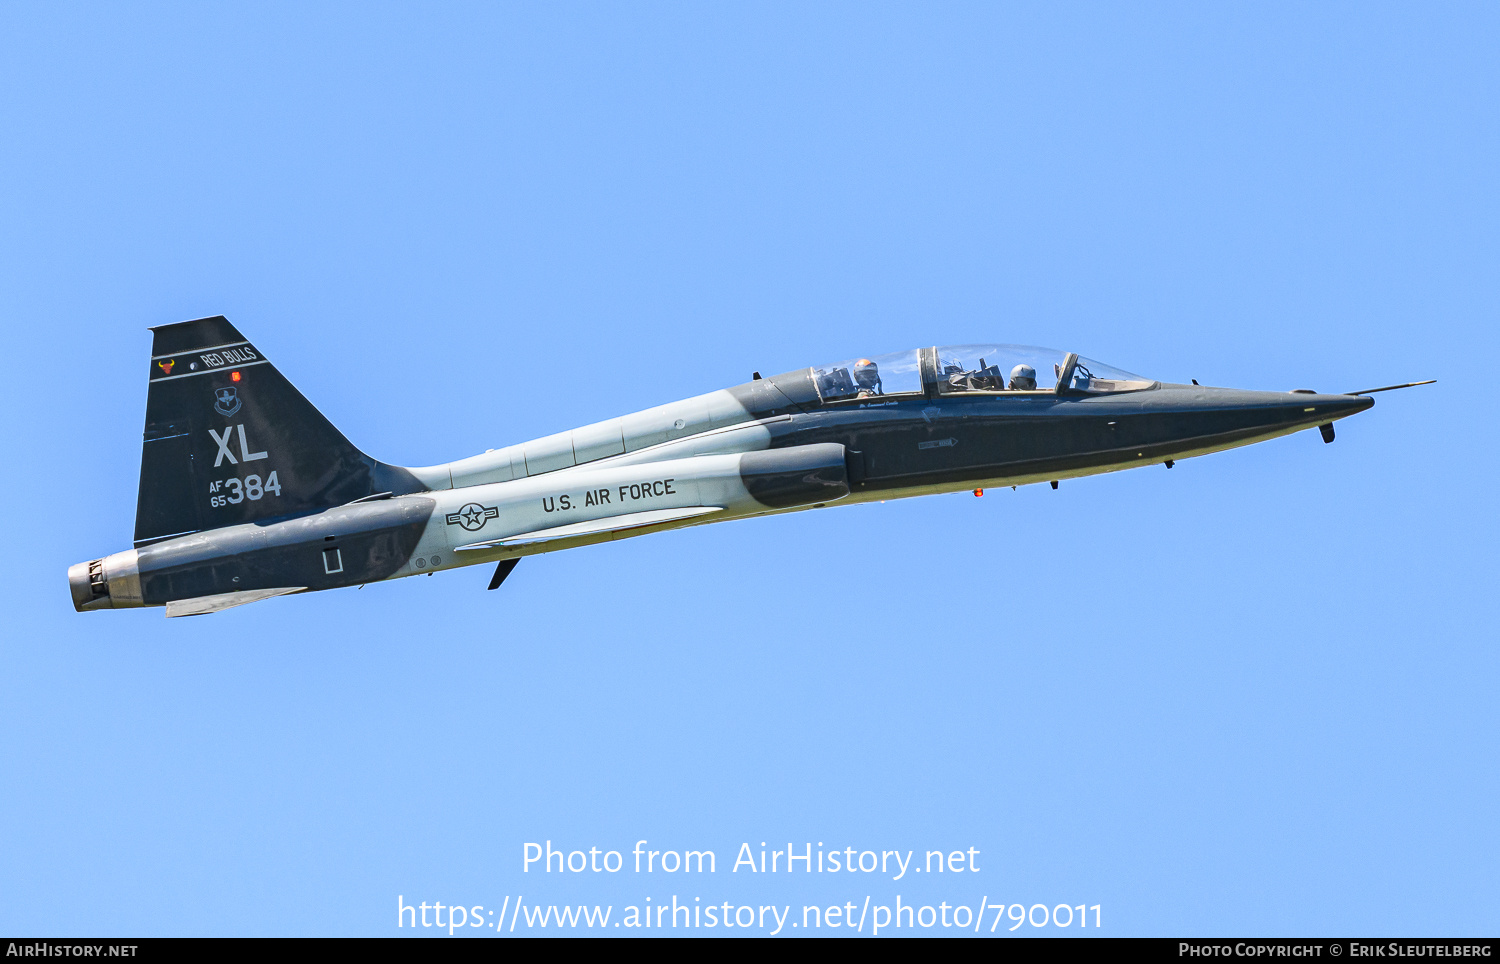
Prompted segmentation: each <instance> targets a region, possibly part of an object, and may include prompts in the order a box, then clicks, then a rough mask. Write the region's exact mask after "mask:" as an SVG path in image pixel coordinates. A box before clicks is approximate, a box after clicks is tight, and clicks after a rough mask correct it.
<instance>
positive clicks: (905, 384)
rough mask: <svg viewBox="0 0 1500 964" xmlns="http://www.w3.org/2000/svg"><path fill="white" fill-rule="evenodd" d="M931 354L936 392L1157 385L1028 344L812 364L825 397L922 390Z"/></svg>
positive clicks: (951, 348) (1089, 390) (1133, 388)
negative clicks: (926, 356)
mask: <svg viewBox="0 0 1500 964" xmlns="http://www.w3.org/2000/svg"><path fill="white" fill-rule="evenodd" d="M928 353H931V357H932V360H933V375H934V377H935V380H936V388H937V391H938V392H939V393H940V394H944V395H949V394H958V393H976V392H978V393H995V392H1004V393H1007V394H1012V393H1045V394H1055V393H1057V392H1058V387H1057V383H1058V380H1059V379H1063V380H1064V386H1063V389H1062V391H1067V392H1087V393H1090V394H1104V393H1109V392H1137V391H1142V390H1144V389H1148V388H1154V387H1156V384H1157V383H1156V382H1155V381H1154V380H1152V379H1149V378H1144V377H1142V376H1140V375H1134V374H1131V373H1130V372H1127V371H1124V370H1122V369H1119V368H1115V367H1113V366H1111V365H1106V364H1104V363H1102V362H1097V361H1094V360H1093V359H1091V358H1083V357H1081V356H1079V355H1076V354H1073V353H1071V352H1065V351H1058V350H1056V349H1052V348H1038V347H1035V346H1031V345H997V344H988V345H945V346H941V347H938V348H927V349H917V348H913V349H911V350H909V351H903V352H893V353H891V354H888V355H866V356H861V357H859V358H853V359H850V360H848V361H842V362H836V363H834V364H831V365H815V366H813V368H812V369H811V372H812V378H813V382H814V384H815V385H816V386H817V389H818V394H819V395H820V396H821V397H822V399H823V401H825V402H833V401H841V400H844V399H853V398H873V397H877V396H885V395H918V394H921V392H922V356H923V355H924V354H928Z"/></svg>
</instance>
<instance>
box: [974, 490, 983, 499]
mask: <svg viewBox="0 0 1500 964" xmlns="http://www.w3.org/2000/svg"><path fill="white" fill-rule="evenodd" d="M982 495H984V490H983V489H975V490H974V498H976V499H977V498H979V497H980V496H982Z"/></svg>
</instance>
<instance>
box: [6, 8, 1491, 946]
mask: <svg viewBox="0 0 1500 964" xmlns="http://www.w3.org/2000/svg"><path fill="white" fill-rule="evenodd" d="M1497 28H1500V12H1497V8H1496V7H1495V6H1494V5H1492V4H1460V3H1449V4H1440V5H1433V4H1418V3H1412V4H1407V5H1390V4H1375V3H1349V4H1336V3H1323V4H1312V5H1309V4H1296V3H1292V4H1211V5H1205V4H1181V5H1167V4H1130V5H1126V4H1104V5H1100V4H1089V5H1059V4H1047V3H1040V4H1032V5H1015V4H1008V5H997V4H979V5H963V4H942V5H936V6H934V5H930V4H929V5H917V4H910V5H871V4H863V3H860V4H846V5H839V4H816V5H808V4H781V5H777V4H739V5H725V4H677V5H662V4H632V5H620V4H595V5H558V4H532V5H523V6H514V5H507V6H501V5H498V4H480V5H474V6H459V5H446V6H442V7H437V6H434V5H418V4H412V5H408V6H389V5H386V6H372V5H369V4H348V5H331V4H322V5H308V4H287V5H280V6H278V5H272V4H241V5H237V6H236V5H226V4H182V5H177V6H160V5H148V4H130V5H120V4H84V5H79V4H73V5H63V4H45V5H44V4H11V5H8V6H6V7H5V8H4V9H3V10H0V131H3V135H0V304H3V309H0V310H3V311H4V313H5V318H6V325H5V333H6V339H7V345H8V347H7V356H6V357H7V358H8V359H9V365H8V377H7V378H5V379H4V381H3V382H0V402H3V406H4V411H5V412H6V414H7V417H6V418H4V419H3V422H0V424H3V429H0V431H3V433H4V434H3V440H4V448H3V451H4V452H5V455H4V460H5V461H4V466H5V471H4V473H3V476H0V478H3V480H4V482H3V485H4V492H5V495H6V500H5V501H6V505H7V506H8V512H7V520H8V521H7V524H8V529H9V538H8V539H7V543H8V551H6V552H5V553H4V554H3V561H0V586H3V589H0V593H3V599H4V603H5V613H6V619H5V626H6V628H5V631H4V634H3V642H0V736H3V740H0V930H3V931H5V932H9V933H19V932H27V933H37V934H73V935H77V934H90V935H96V934H132V935H157V934H373V935H380V934H391V933H395V932H396V931H395V927H394V923H395V902H396V895H398V894H401V895H404V896H405V897H406V898H407V899H408V900H409V901H411V902H413V903H415V902H416V901H419V900H426V901H433V900H436V901H441V902H443V903H444V904H445V905H448V904H453V903H460V904H464V905H484V906H486V907H495V906H498V905H500V903H501V901H502V899H503V898H505V897H507V896H510V897H512V898H513V897H514V896H515V895H518V894H520V895H523V896H524V897H525V898H526V900H527V901H528V902H530V901H531V900H537V901H541V902H543V903H546V902H549V901H551V902H568V903H573V904H577V903H587V904H590V905H593V904H601V905H603V904H612V905H614V907H615V908H616V910H615V914H616V918H615V919H618V915H620V914H621V913H622V912H623V911H622V910H621V908H623V907H625V906H626V905H630V904H637V905H639V904H642V903H643V902H644V900H645V898H646V897H648V896H649V897H651V898H652V901H653V903H655V902H659V901H662V900H668V901H669V900H670V899H671V896H672V895H673V894H676V895H678V898H679V900H684V899H686V900H689V901H690V900H692V898H693V897H699V898H701V902H702V903H705V904H706V903H710V902H713V903H722V902H724V901H729V902H731V903H732V904H735V905H739V904H747V905H748V904H766V903H782V904H791V905H793V906H794V908H796V909H797V912H798V913H800V907H801V906H802V905H803V904H804V903H809V902H814V901H816V902H820V903H823V904H832V903H840V904H842V903H845V902H847V901H851V900H852V901H855V902H859V901H862V900H863V899H864V897H865V896H866V895H870V896H871V897H872V899H873V900H874V901H875V902H876V903H877V904H878V903H879V902H881V901H892V900H894V895H896V894H898V893H899V894H901V895H902V899H903V901H905V902H907V903H911V902H913V901H916V902H919V903H922V904H928V903H936V902H937V901H939V900H946V901H947V902H949V903H952V904H957V903H961V902H963V901H970V902H973V901H977V900H978V899H979V898H980V897H982V896H988V897H989V898H990V900H991V901H1000V900H1004V901H1009V902H1012V903H1015V902H1021V903H1023V904H1025V905H1028V906H1029V905H1032V904H1036V903H1045V904H1047V905H1049V906H1052V905H1056V904H1059V903H1068V904H1072V905H1076V904H1080V903H1083V904H1087V905H1093V904H1100V905H1101V906H1102V908H1103V916H1104V921H1103V923H1104V925H1105V926H1104V928H1103V930H1102V931H1101V932H1102V933H1106V934H1116V935H1121V934H1170V935H1178V934H1200V935H1209V934H1226V933H1232V934H1242V935H1255V934H1264V935H1285V934H1295V935H1314V934H1391V933H1396V934H1412V935H1460V934H1462V935H1472V934H1490V935H1493V934H1494V933H1495V932H1496V930H1497V929H1500V910H1497V906H1500V905H1497V901H1496V896H1497V883H1500V881H1497V871H1496V867H1497V866H1500V845H1497V830H1496V822H1495V801H1496V798H1497V791H1500V772H1497V760H1496V734H1497V723H1500V719H1497V716H1500V713H1497V709H1496V699H1495V693H1496V683H1497V668H1500V658H1497V655H1496V646H1495V644H1496V637H1497V634H1496V631H1495V623H1496V619H1495V617H1496V604H1495V595H1494V594H1495V588H1496V572H1497V570H1496V562H1495V551H1494V546H1495V541H1496V514H1495V509H1494V500H1493V495H1492V492H1491V491H1490V489H1491V487H1492V485H1493V480H1494V478H1495V477H1496V473H1497V464H1496V463H1497V460H1496V454H1495V446H1494V441H1495V433H1496V429H1495V426H1496V424H1497V418H1496V417H1497V414H1500V413H1497V406H1496V404H1495V400H1494V399H1495V395H1494V393H1495V391H1496V388H1495V381H1496V379H1495V377H1494V375H1493V374H1492V373H1491V371H1490V369H1491V367H1492V366H1493V365H1494V364H1495V358H1496V348H1497V345H1496V335H1495V323H1496V316H1497V307H1500V288H1497V265H1500V244H1497V241H1500V237H1497V234H1500V228H1497V224H1500V205H1497V185H1500V179H1497V177H1496V172H1497V170H1500V156H1497V155H1500V151H1497V148H1500V112H1497V102H1500V59H1497V58H1496V55H1495V51H1496V50H1497V48H1500V29H1497ZM220 313H222V314H225V315H227V316H228V317H229V318H230V319H231V320H232V321H233V322H234V323H235V324H236V325H238V326H239V327H240V328H241V329H242V330H243V331H245V332H246V333H247V335H248V336H249V337H250V338H252V339H253V340H254V341H255V343H256V344H257V346H259V347H260V348H261V349H263V350H264V351H265V352H266V353H267V354H268V355H269V356H270V357H271V358H272V360H274V361H275V362H276V363H277V364H278V366H279V367H280V368H281V370H282V371H283V372H284V373H285V374H286V375H287V376H288V377H289V378H291V379H292V381H293V382H294V383H295V384H297V385H298V387H299V388H301V389H302V390H303V392H304V393H305V394H307V395H308V396H309V397H310V398H311V399H313V401H314V402H315V403H316V404H318V405H319V406H320V407H321V408H322V410H323V412H324V413H325V414H327V415H328V416H329V417H330V418H331V419H332V420H333V421H334V422H335V424H337V425H339V426H340V427H341V428H342V429H343V430H344V431H345V433H346V434H348V435H349V437H350V438H351V439H352V440H353V441H354V442H355V443H356V444H358V445H360V446H361V447H363V448H364V449H365V450H366V451H368V452H370V453H371V454H373V455H375V456H377V457H379V458H382V459H385V460H388V461H392V462H397V463H403V464H430V463H433V462H440V461H446V460H449V459H454V458H459V457H463V456H466V455H470V454H474V453H476V452H480V451H483V450H484V449H486V448H491V447H496V446H500V445H504V444H509V443H511V442H516V441H521V440H525V439H527V438H532V437H535V436H539V435H544V434H548V433H551V432H555V431H559V430H562V429H566V428H569V427H572V426H574V425H578V424H581V423H586V422H590V421H594V420H598V419H602V418H607V417H610V416H613V415H616V414H620V413H624V412H629V411H634V410H637V409H641V408H645V407H649V406H651V405H655V404H659V403H661V402H665V401H670V400H673V399H676V398H681V397H685V396H688V395H692V394H696V393H699V392H704V391H709V390H712V389H715V388H718V387H722V386H725V385H729V384H734V383H738V382H741V381H744V380H746V379H747V378H748V377H749V374H750V372H751V370H753V369H758V370H761V371H767V372H769V371H783V370H787V369H791V368H795V367H799V366H804V365H808V364H812V363H817V362H820V361H824V360H827V359H834V358H845V357H850V356H852V355H857V354H861V353H876V352H886V351H894V350H898V349H903V348H908V347H913V346H917V345H931V344H944V343H964V342H978V341H991V340H992V341H1003V342H1018V343H1023V344H1041V345H1048V346H1054V347H1058V348H1062V349H1067V350H1074V351H1078V352H1081V353H1083V354H1085V355H1089V356H1091V357H1094V358H1097V359H1100V360H1101V361H1105V362H1108V363H1110V364H1113V365H1117V366H1119V367H1121V368H1125V369H1128V370H1131V371H1137V372H1141V373H1144V374H1146V375H1149V376H1152V377H1156V378H1160V379H1163V380H1175V381H1186V380H1188V379H1189V378H1197V379H1198V380H1199V381H1201V382H1203V383H1205V384H1211V385H1233V386H1239V387H1247V388H1263V389H1276V390H1281V389H1291V388H1315V389H1320V390H1324V391H1351V390H1355V389H1360V388H1365V387H1369V386H1373V385H1381V384H1389V383H1391V382H1398V381H1407V380H1411V379H1417V378H1440V379H1442V381H1441V383H1440V384H1439V385H1437V386H1435V387H1429V388H1423V389H1414V390H1411V391H1408V392H1402V393H1395V394H1390V395H1385V396H1381V397H1380V398H1379V403H1378V404H1377V405H1376V407H1375V409H1374V410H1373V411H1371V412H1369V413H1367V414H1363V415H1360V416H1358V417H1357V418H1354V419H1351V420H1349V421H1346V422H1341V423H1340V425H1339V429H1338V432H1339V437H1338V441H1337V442H1336V443H1335V444H1333V445H1323V444H1322V443H1321V441H1320V440H1319V438H1318V436H1317V433H1315V432H1305V433H1301V434H1299V435H1296V436H1293V437H1290V438H1286V439H1281V440H1277V441H1274V442H1269V443H1266V444H1263V445H1259V446H1255V447H1251V448H1247V449H1242V450H1238V451H1236V452H1232V453H1226V454H1221V455H1216V456H1211V457H1208V458H1204V459H1193V460H1189V461H1186V462H1182V463H1180V464H1178V466H1177V468H1176V469H1175V470H1174V471H1172V472H1167V471H1165V470H1163V469H1160V468H1154V469H1140V470H1136V471H1133V472H1128V473H1123V474H1118V475H1111V476H1103V477H1098V478H1093V479H1088V480H1083V481H1078V482H1071V483H1066V484H1064V485H1063V486H1062V488H1061V489H1060V490H1059V491H1057V492H1053V491H1051V490H1050V489H1048V488H1047V487H1045V486H1039V487H1033V488H1030V489H1023V490H1021V491H1018V492H1011V491H1009V490H1004V491H992V492H990V493H988V494H987V495H986V496H985V497H984V498H983V499H974V498H972V497H970V496H967V495H952V496H942V497H930V498H926V499H917V500H908V501H904V502H892V503H888V504H884V505H875V506H868V507H862V508H849V509H841V510H838V511H824V512H816V513H803V514H800V515H794V516H790V517H782V518H776V519H768V520H759V521H752V522H742V523H734V524H729V525H722V526H710V527H703V528H699V529H695V530H692V531H687V532H680V533H675V534H666V535H657V536H651V537H648V538H643V539H638V540H630V541H625V542H622V543H619V544H615V545H609V546H601V547H597V548H590V549H584V550H578V551H574V552H568V553H561V554H556V555H551V556H546V557H542V558H538V559H531V560H527V561H525V562H524V563H523V564H522V565H521V566H520V568H518V569H517V570H516V573H515V575H514V576H512V577H511V580H510V581H509V582H508V583H507V584H506V585H505V587H504V589H503V591H500V592H494V593H487V592H485V591H484V586H485V583H486V581H487V579H488V576H489V573H488V571H487V570H481V569H478V568H475V569H470V570H465V571H461V572H457V573H449V574H447V575H441V576H437V577H434V578H430V579H428V578H421V579H407V580H403V581H400V582H399V583H395V584H389V585H379V586H370V587H367V588H365V589H363V590H361V591H352V590H348V591H340V592H332V593H323V594H316V595H307V596H300V597H293V598H287V599H279V600H273V601H271V602H267V603H262V604H257V605H255V606H250V607H246V608H244V609H240V610H236V611H232V612H228V613H223V614H219V615H215V616H211V617H205V618H199V619H184V620H172V621H170V622H169V621H166V620H164V619H163V618H162V615H161V612H160V610H148V611H138V612H116V613H103V614H87V615H79V614H76V613H74V612H73V611H72V608H71V605H70V603H69V597H68V593H67V589H66V585H65V570H66V567H67V566H68V565H69V564H70V563H74V562H79V561H83V560H86V559H91V558H96V557H98V556H100V555H103V554H105V553H108V552H112V551H116V550H119V549H123V548H126V547H128V545H129V541H130V535H131V529H132V520H133V514H134V508H135V498H136V481H137V472H138V466H139V457H140V432H141V425H142V418H143V412H144V404H145V384H144V377H143V373H144V370H145V369H144V367H143V366H144V359H145V358H146V356H147V354H148V352H149V347H150V338H149V335H148V333H147V331H146V327H147V326H148V325H156V324H163V323H168V322H173V321H179V320H184V319H188V318H195V317H199V316H203V315H209V314H220ZM643 838H644V839H647V840H649V841H650V846H651V847H653V848H659V849H662V850H667V849H675V850H681V849H702V848H709V849H713V850H714V851H715V852H716V853H717V854H718V859H719V861H720V863H719V867H718V873H716V874H714V875H711V876H710V875H704V876H703V877H702V878H693V879H688V878H684V877H683V876H682V875H678V876H676V877H671V878H668V877H665V876H663V875H660V874H657V875H656V876H654V877H648V876H647V875H644V874H642V875H634V874H631V873H628V872H622V873H620V874H616V875H609V874H602V873H601V874H592V873H590V874H585V875H580V876H578V877H571V878H564V877H562V876H560V875H557V874H553V875H551V876H550V877H544V876H541V875H539V874H538V873H536V872H531V873H524V874H523V873H522V870H521V867H522V860H521V857H522V845H523V843H525V842H527V841H543V840H548V839H550V840H552V841H553V842H554V845H560V846H565V847H566V848H567V849H569V850H572V849H587V848H589V847H599V848H600V849H601V850H608V849H616V850H623V851H628V850H629V849H630V848H631V847H632V846H634V844H635V841H637V840H639V839H643ZM763 840H765V841H771V842H778V843H784V842H785V841H788V840H791V841H796V842H797V843H798V846H799V847H800V846H801V845H802V843H803V842H807V841H811V842H813V843H814V844H815V845H816V843H817V842H819V841H821V842H823V843H824V844H825V849H830V850H831V849H834V848H837V849H840V850H842V849H843V848H845V847H854V848H855V849H856V850H857V851H859V850H886V849H899V850H902V851H905V850H916V851H918V853H919V854H920V853H921V852H923V851H925V850H927V849H935V848H942V849H944V850H954V849H967V848H969V847H974V848H977V849H978V851H979V855H980V856H979V860H980V867H981V871H980V872H979V873H977V874H969V875H966V876H945V877H935V876H933V875H930V874H928V875H922V876H917V875H915V874H913V875H911V876H909V877H908V878H907V879H905V880H902V881H891V880H889V879H886V878H883V877H880V876H879V875H867V876H865V877H851V876H848V875H846V876H844V877H839V878H834V877H832V876H831V875H826V874H825V875H824V876H822V877H818V876H817V875H812V876H811V877H807V876H802V877H797V878H786V877H784V876H782V877H777V878H771V877H769V876H767V877H751V876H750V875H749V874H748V873H747V872H744V871H741V872H740V873H737V874H733V873H730V872H729V865H730V863H731V862H732V859H733V855H734V854H735V852H736V851H737V849H738V848H739V845H740V844H741V843H742V842H749V843H751V845H752V847H755V848H756V849H757V850H758V848H759V844H760V842H761V841H763ZM628 859H629V857H628V854H627V860H628ZM627 870H628V867H627ZM794 919H795V918H794ZM1006 926H1008V924H1007V925H1006ZM1002 929H1003V928H1002ZM1032 931H1033V929H1032V928H1031V927H1030V926H1029V925H1028V926H1026V927H1025V928H1023V932H1027V933H1030V932H1032ZM1054 931H1056V932H1058V933H1063V932H1060V931H1057V929H1056V928H1051V929H1050V930H1049V932H1054ZM407 932H409V929H408V931H407ZM936 932H939V933H951V931H943V930H942V929H941V928H937V929H936ZM1090 932H1092V931H1090ZM424 933H432V932H431V931H430V930H429V931H426V932H424ZM475 933H478V934H486V935H488V934H492V933H493V930H485V929H480V930H478V931H475ZM616 933H618V932H616ZM716 933H722V931H719V932H716ZM736 933H738V932H736ZM746 933H752V932H746ZM825 933H826V931H825ZM1066 933H1070V934H1076V933H1078V932H1077V930H1076V928H1075V929H1073V930H1069V931H1066Z"/></svg>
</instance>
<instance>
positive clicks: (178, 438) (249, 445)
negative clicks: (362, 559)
mask: <svg viewBox="0 0 1500 964" xmlns="http://www.w3.org/2000/svg"><path fill="white" fill-rule="evenodd" d="M151 331H152V332H153V334H154V335H155V340H154V341H153V342H152V347H151V381H150V385H149V387H148V389H147V392H146V433H145V443H144V446H143V449H142V453H141V491H140V498H139V501H138V502H137V504H136V512H135V545H136V547H137V548H139V547H140V546H143V545H146V544H148V543H152V542H157V541H159V540H161V539H166V538H170V537H172V536H179V535H185V534H187V533H190V532H197V531H199V530H202V529H217V528H220V527H221V526H228V525H237V524H239V523H243V522H254V521H257V520H260V519H267V518H274V517H278V516H288V515H296V514H299V513H305V512H310V511H315V510H318V509H326V508H328V507H330V506H335V505H343V504H345V503H348V502H353V501H354V500H356V499H361V498H364V497H366V496H370V495H375V494H378V493H381V492H394V493H396V494H400V493H403V492H412V491H417V490H419V489H421V488H423V486H422V485H421V483H419V482H418V481H417V480H416V479H415V478H414V477H413V476H412V475H411V473H409V472H407V471H406V470H405V469H401V468H397V467H395V466H390V465H386V464H384V463H383V462H377V461H375V460H374V459H372V458H370V457H369V456H367V455H365V454H364V453H363V452H361V451H360V450H359V449H357V448H355V447H354V446H353V445H352V444H350V442H349V440H348V439H346V438H344V435H343V433H342V432H340V431H339V430H338V429H336V428H334V427H333V424H332V423H331V422H329V421H328V419H326V418H324V417H323V415H322V413H321V412H319V411H318V410H317V409H316V408H314V407H313V405H312V403H310V402H309V401H308V400H307V399H306V398H304V397H303V396H302V393H301V392H299V391H297V389H295V388H293V387H292V384H291V382H288V381H287V380H286V379H285V378H283V377H282V375H281V373H280V372H278V371H277V370H276V369H275V367H274V366H273V365H272V364H271V363H270V362H269V361H267V360H266V357H265V356H264V355H262V354H261V353H260V352H259V351H258V350H256V348H255V347H254V346H253V345H251V344H250V342H249V341H247V340H246V339H245V336H243V335H241V334H240V333H239V332H238V331H236V330H235V328H234V326H233V325H231V324H230V323H229V321H228V319H226V318H223V317H214V318H200V319H198V320H197V321H184V322H182V323H180V324H176V325H163V326H161V327H159V328H153V329H151Z"/></svg>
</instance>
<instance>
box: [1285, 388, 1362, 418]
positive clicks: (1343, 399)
mask: <svg viewBox="0 0 1500 964" xmlns="http://www.w3.org/2000/svg"><path fill="white" fill-rule="evenodd" d="M1292 399H1293V401H1290V402H1287V403H1286V405H1287V407H1288V408H1295V407H1297V406H1299V405H1300V406H1301V407H1302V409H1303V413H1304V414H1306V415H1307V419H1308V420H1313V419H1316V420H1317V421H1318V422H1320V423H1325V422H1332V421H1334V420H1335V419H1340V418H1348V417H1349V416H1350V415H1355V414H1358V413H1359V412H1363V411H1364V410H1365V409H1367V408H1370V407H1372V406H1373V405H1374V404H1375V399H1373V398H1371V397H1370V396H1368V395H1303V394H1295V393H1294V394H1293V395H1292ZM1308 409H1311V410H1312V411H1307V410H1308ZM1299 421H1302V420H1301V419H1299Z"/></svg>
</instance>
